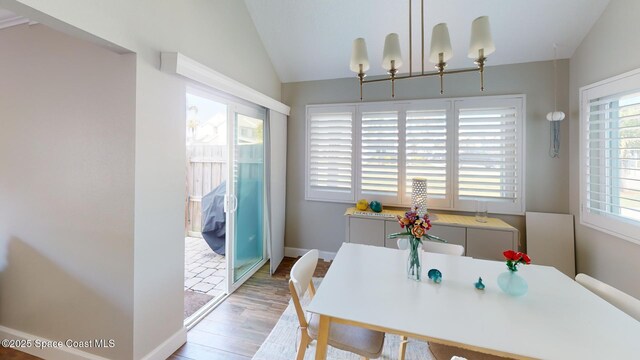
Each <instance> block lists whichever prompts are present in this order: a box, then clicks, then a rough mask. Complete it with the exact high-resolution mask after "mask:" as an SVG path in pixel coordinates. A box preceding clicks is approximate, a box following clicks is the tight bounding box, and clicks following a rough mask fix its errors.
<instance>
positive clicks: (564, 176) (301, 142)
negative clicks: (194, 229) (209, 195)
mask: <svg viewBox="0 0 640 360" xmlns="http://www.w3.org/2000/svg"><path fill="white" fill-rule="evenodd" d="M345 66H347V65H345ZM558 76H559V79H558V93H559V98H558V107H559V109H560V110H565V111H567V109H568V108H569V104H568V98H567V94H568V84H569V68H568V61H567V60H562V61H559V62H558ZM282 89H283V90H282V95H283V101H284V102H285V103H286V104H288V105H289V106H291V117H290V121H289V124H288V125H289V126H288V138H287V141H288V145H287V146H288V149H289V151H288V153H287V164H288V168H287V222H286V223H287V225H286V227H287V229H286V246H289V247H296V248H303V249H312V248H317V249H320V250H325V251H337V249H338V248H339V246H340V244H341V243H342V242H343V241H344V237H345V220H344V217H343V216H342V214H343V213H344V210H345V209H346V207H347V206H350V205H348V204H336V203H328V202H317V201H306V200H305V199H304V186H305V185H304V171H305V170H304V169H305V166H304V161H305V106H306V105H308V104H330V103H344V102H356V101H359V90H358V83H357V79H356V78H355V77H354V78H351V79H336V80H325V81H309V82H300V83H287V84H283V86H282ZM364 91H365V95H364V96H365V100H366V101H383V100H390V99H391V96H390V88H389V85H388V84H387V85H383V84H370V85H367V86H365V90H364ZM445 92H446V94H445V96H448V97H462V96H479V95H481V93H480V90H479V79H478V76H477V75H470V74H465V75H451V76H449V77H446V78H445ZM482 94H483V95H506V94H526V96H527V124H526V127H527V129H526V132H527V139H526V140H527V146H526V166H527V167H526V181H527V188H526V209H527V211H541V212H557V213H567V212H568V211H569V197H568V192H569V173H568V168H569V154H568V142H569V141H568V140H569V134H568V123H566V122H564V123H562V129H561V135H562V141H561V152H560V158H559V159H551V158H550V157H549V156H548V149H549V122H548V121H547V120H546V118H545V116H546V114H547V112H549V111H551V110H552V108H553V63H552V62H535V63H527V64H516V65H503V66H496V67H489V68H488V69H487V71H486V90H485V92H484V93H482ZM438 97H440V94H439V87H438V82H437V80H436V79H435V78H429V79H415V80H404V81H400V82H398V83H397V86H396V99H398V100H403V99H428V98H438ZM503 218H504V219H505V220H506V221H508V222H509V223H510V224H512V225H514V226H516V227H517V228H518V229H520V230H521V232H522V233H523V235H524V218H523V217H522V216H504V217H503Z"/></svg>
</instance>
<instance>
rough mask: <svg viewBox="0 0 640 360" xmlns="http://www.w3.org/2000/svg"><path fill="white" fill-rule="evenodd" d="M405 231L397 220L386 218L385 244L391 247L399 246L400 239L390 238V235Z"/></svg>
mask: <svg viewBox="0 0 640 360" xmlns="http://www.w3.org/2000/svg"><path fill="white" fill-rule="evenodd" d="M402 231H404V229H402V228H401V227H400V224H398V222H397V221H391V220H386V221H385V222H384V235H385V236H384V246H385V247H388V248H390V249H397V248H398V239H389V235H391V234H395V233H399V232H402Z"/></svg>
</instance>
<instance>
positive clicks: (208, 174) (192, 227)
mask: <svg viewBox="0 0 640 360" xmlns="http://www.w3.org/2000/svg"><path fill="white" fill-rule="evenodd" d="M228 148H229V147H228V146H224V145H203V144H194V145H187V204H186V228H187V229H186V230H187V235H189V236H198V237H200V236H202V235H201V234H200V231H201V228H202V219H201V211H202V208H201V203H202V197H203V196H204V195H206V194H208V193H209V192H211V190H213V189H215V188H216V187H217V186H218V185H220V184H221V183H222V182H223V181H226V180H227V177H228V174H227V173H228V170H227V159H228V152H229V150H228Z"/></svg>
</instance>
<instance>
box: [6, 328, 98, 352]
mask: <svg viewBox="0 0 640 360" xmlns="http://www.w3.org/2000/svg"><path fill="white" fill-rule="evenodd" d="M0 338H2V339H7V340H20V341H24V342H25V345H26V342H30V344H31V346H23V347H17V348H15V349H16V350H19V351H22V352H25V353H27V354H29V355H33V356H37V357H41V358H43V359H47V360H109V359H107V358H104V357H102V356H98V355H95V354H91V353H88V352H86V351H82V350H78V349H75V348H70V347H67V346H66V345H65V346H62V347H46V348H45V347H36V346H35V345H36V342H39V343H47V342H51V340H49V339H45V338H41V337H39V336H35V335H31V334H27V333H25V332H22V331H19V330H15V329H11V328H8V327H6V326H1V325H0ZM63 344H64V342H63Z"/></svg>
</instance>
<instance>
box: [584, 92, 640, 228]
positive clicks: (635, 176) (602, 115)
mask: <svg viewBox="0 0 640 360" xmlns="http://www.w3.org/2000/svg"><path fill="white" fill-rule="evenodd" d="M586 119H587V125H586V127H585V134H584V135H585V137H586V141H585V145H586V152H585V154H586V159H585V160H586V161H585V162H584V167H585V171H586V176H585V181H586V194H585V195H586V201H585V205H586V207H587V210H588V211H589V212H590V213H593V214H598V215H601V216H605V217H610V218H617V219H619V220H622V221H626V222H632V223H636V224H640V92H637V91H636V92H630V93H629V92H627V93H622V94H616V95H611V96H605V97H600V98H594V99H591V100H590V101H589V103H588V113H587V116H586Z"/></svg>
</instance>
